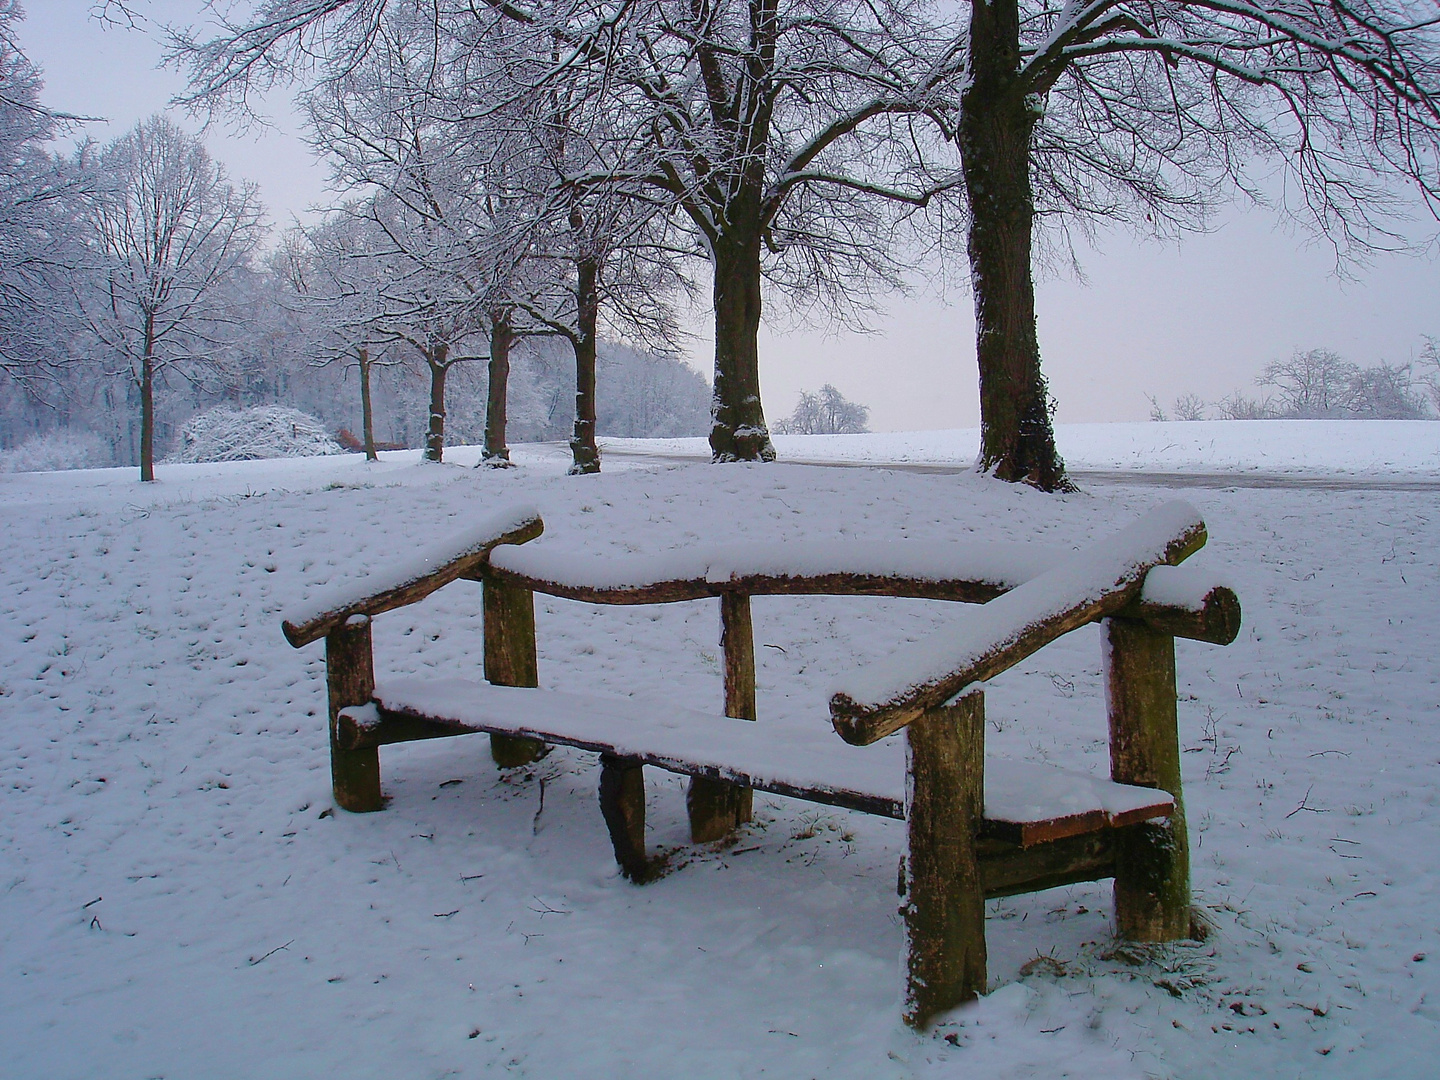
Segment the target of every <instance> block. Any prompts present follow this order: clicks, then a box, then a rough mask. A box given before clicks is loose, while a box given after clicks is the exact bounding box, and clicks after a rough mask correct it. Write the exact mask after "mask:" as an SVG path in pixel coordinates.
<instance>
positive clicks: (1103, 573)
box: [830, 502, 1206, 746]
mask: <svg viewBox="0 0 1440 1080" xmlns="http://www.w3.org/2000/svg"><path fill="white" fill-rule="evenodd" d="M1205 537H1206V534H1205V522H1204V521H1203V520H1201V518H1200V515H1199V513H1198V512H1197V511H1196V510H1195V508H1194V507H1192V506H1190V505H1189V504H1187V503H1184V502H1172V503H1168V504H1166V505H1165V506H1161V507H1159V508H1158V509H1156V510H1152V511H1151V512H1150V513H1148V514H1146V515H1145V516H1144V517H1143V518H1141V519H1140V520H1139V521H1137V522H1134V523H1133V524H1131V525H1130V526H1128V527H1127V528H1125V529H1122V530H1121V531H1120V532H1118V533H1116V534H1114V535H1113V536H1110V537H1107V538H1106V539H1105V540H1103V541H1101V542H1100V543H1098V544H1095V545H1093V546H1092V547H1090V548H1089V549H1087V550H1085V551H1082V552H1080V553H1079V554H1078V555H1076V556H1075V557H1074V558H1073V559H1071V560H1069V561H1068V562H1066V563H1064V564H1063V565H1061V566H1057V567H1055V568H1054V569H1053V570H1049V571H1047V572H1046V573H1044V574H1041V575H1040V576H1039V577H1035V578H1032V579H1031V580H1029V581H1027V582H1026V583H1025V584H1023V585H1021V586H1020V587H1019V588H1016V589H1012V590H1011V591H1009V592H1007V593H1005V594H1003V595H1002V596H999V597H996V598H995V599H994V600H991V601H990V602H989V603H987V604H984V605H982V606H980V607H979V608H978V609H974V610H972V611H969V612H966V613H965V615H963V616H961V617H960V618H959V619H958V620H957V621H956V623H955V624H954V625H953V626H952V627H950V628H948V629H947V630H945V631H941V632H940V633H937V634H932V635H931V636H930V637H929V638H926V639H925V640H922V641H919V642H915V643H914V644H912V645H909V646H906V647H904V648H902V649H899V650H897V651H896V652H894V653H892V654H891V655H890V658H889V659H888V661H886V662H885V663H883V664H880V665H876V666H875V667H873V668H871V669H870V670H867V671H863V672H858V673H855V674H853V675H851V676H849V677H848V678H847V680H846V681H845V683H843V684H842V685H841V686H839V687H837V688H836V691H835V693H834V694H833V695H832V697H831V698H830V718H831V722H832V723H833V724H834V726H835V730H836V731H837V732H838V733H839V734H840V737H841V738H843V739H844V740H845V741H846V742H849V743H854V744H856V745H862V746H863V745H865V744H868V743H872V742H875V741H876V740H878V739H882V738H884V737H885V736H886V735H889V734H891V733H892V732H895V731H898V730H900V729H901V728H903V727H905V726H906V725H907V724H909V723H910V722H911V721H913V720H915V719H917V718H918V717H920V716H922V715H923V714H924V713H925V712H926V711H927V710H929V709H934V708H937V707H939V706H940V705H942V704H944V703H945V702H946V701H948V700H950V699H951V698H953V697H955V696H956V695H957V694H959V693H960V692H962V691H963V690H964V689H965V688H966V687H967V686H970V685H972V684H974V683H978V682H984V681H985V680H987V679H991V678H994V677H995V676H996V675H998V674H1000V673H1001V672H1002V671H1004V670H1006V669H1007V668H1010V667H1012V666H1014V665H1015V664H1017V663H1019V662H1020V661H1021V660H1024V659H1025V658H1026V657H1027V656H1029V655H1030V654H1031V653H1034V652H1036V651H1037V650H1039V649H1040V648H1042V647H1043V646H1045V645H1048V644H1049V643H1050V642H1052V641H1054V640H1055V639H1056V638H1058V637H1060V636H1061V635H1063V634H1066V633H1068V632H1070V631H1071V630H1074V629H1076V628H1078V627H1080V626H1083V625H1085V624H1086V623H1089V622H1094V621H1095V620H1096V619H1102V618H1106V617H1108V616H1112V615H1116V614H1119V613H1120V612H1123V611H1125V610H1126V609H1127V608H1129V607H1130V606H1131V605H1132V604H1134V603H1135V602H1136V601H1138V600H1140V599H1141V595H1142V590H1143V587H1144V584H1145V578H1146V575H1147V574H1148V573H1149V572H1150V570H1151V568H1152V567H1155V566H1161V565H1172V566H1173V565H1175V564H1177V563H1179V562H1181V561H1183V560H1184V559H1186V558H1188V557H1189V556H1190V555H1192V554H1193V553H1194V552H1196V551H1198V550H1199V549H1200V548H1201V547H1203V546H1204V544H1205Z"/></svg>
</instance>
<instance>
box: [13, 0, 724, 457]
mask: <svg viewBox="0 0 1440 1080" xmlns="http://www.w3.org/2000/svg"><path fill="white" fill-rule="evenodd" d="M18 17H19V16H18V11H17V9H16V8H15V7H14V6H12V5H9V4H6V3H4V0H0V450H13V449H15V448H17V447H20V446H22V445H24V444H27V443H34V450H33V452H29V453H27V454H25V455H21V456H20V457H14V455H12V460H15V461H36V462H41V463H45V462H51V463H59V462H65V461H75V462H84V463H88V464H107V465H108V464H120V465H137V466H139V469H140V474H141V477H142V479H147V480H148V479H153V477H154V466H155V461H156V459H157V457H161V456H163V455H164V454H165V453H166V451H167V448H169V447H170V445H171V444H172V442H173V440H174V437H175V433H176V431H177V430H178V428H179V427H180V425H182V424H183V423H184V422H185V421H186V420H187V419H188V418H190V417H191V416H192V415H194V414H196V413H197V412H199V411H202V410H204V409H207V408H210V407H213V406H215V405H217V404H221V403H225V404H231V405H237V406H249V405H261V404H268V403H283V404H285V405H288V406H295V407H298V408H300V409H302V410H304V411H306V412H308V413H311V414H313V415H315V416H318V417H320V418H322V419H323V420H324V421H325V422H326V423H327V425H328V426H329V427H330V429H331V430H332V432H334V431H337V430H338V429H340V428H347V429H354V430H357V431H363V432H364V433H365V434H366V444H367V445H369V446H371V447H373V445H374V443H375V441H376V439H377V434H376V433H377V431H378V439H379V440H380V441H382V442H389V443H395V444H402V445H407V446H419V445H422V444H423V445H425V446H426V448H427V450H426V452H427V455H428V456H429V457H431V458H433V459H436V460H439V459H440V457H441V455H442V453H443V447H444V444H445V441H446V439H447V438H448V439H449V440H450V441H451V442H455V441H457V440H458V441H466V442H471V441H473V442H481V441H484V443H485V445H486V452H487V455H488V456H489V457H491V458H492V459H493V460H496V461H498V462H503V461H504V460H505V459H506V458H507V457H508V449H507V447H506V440H507V438H517V437H518V438H521V439H525V440H533V439H556V438H564V437H566V436H571V437H572V442H574V443H575V445H576V447H577V449H576V461H577V463H578V462H580V461H582V459H583V460H584V461H585V462H586V471H588V470H590V469H594V468H598V453H596V452H595V446H594V438H595V433H596V431H597V430H598V431H600V432H609V433H614V434H617V435H667V436H668V435H696V434H701V433H703V432H704V431H705V430H706V425H707V423H708V414H709V402H710V390H709V387H708V385H707V384H706V381H705V380H704V379H703V378H702V377H701V376H700V375H699V374H698V373H696V372H694V371H693V370H691V369H690V368H688V367H686V366H685V365H684V364H683V363H681V362H680V361H678V360H677V359H675V358H674V356H673V352H674V343H675V339H676V334H675V331H674V321H673V318H672V316H671V309H670V307H669V305H668V303H667V299H666V298H667V296H668V294H669V293H670V292H672V291H673V290H675V289H676V288H679V287H681V285H682V282H681V281H680V279H679V277H678V276H677V275H676V274H674V273H673V272H672V271H671V270H670V269H669V268H668V264H667V263H666V262H665V255H664V253H663V251H657V252H655V253H654V254H653V257H652V256H651V255H647V254H646V252H647V251H649V250H650V249H648V248H646V247H645V245H647V244H650V243H651V240H652V238H651V237H649V235H648V234H644V232H643V229H638V230H637V229H636V228H632V227H631V226H632V225H633V224H634V223H633V222H631V223H627V224H626V225H625V229H624V230H622V231H621V232H617V233H615V234H613V235H612V234H610V233H607V234H606V237H605V238H603V239H605V242H606V243H608V244H609V249H608V251H607V254H606V260H605V266H606V268H607V270H608V271H609V274H608V277H607V279H606V282H605V284H604V286H603V287H602V286H598V285H594V283H593V282H591V285H593V286H594V287H595V288H596V289H598V290H599V292H600V293H603V295H604V296H605V297H606V298H607V299H608V301H609V305H608V311H609V313H610V317H609V318H608V319H601V318H600V317H599V315H598V313H597V312H595V311H590V312H589V314H588V315H583V317H582V315H581V314H577V310H578V309H577V308H576V307H575V306H574V303H571V305H570V307H569V308H567V307H566V303H567V297H569V298H571V299H573V297H572V296H571V293H567V291H566V290H567V287H568V285H573V284H574V282H575V281H576V280H577V279H576V277H575V275H574V273H573V265H571V263H569V262H567V259H569V258H570V256H571V255H573V252H574V250H575V248H574V244H575V243H576V242H577V241H576V240H575V237H574V235H573V229H572V224H573V221H574V220H575V219H574V218H573V215H570V214H566V215H562V216H561V217H560V218H559V219H557V218H556V217H555V214H554V213H553V211H554V208H553V207H550V206H548V204H545V203H544V202H543V199H542V196H547V190H548V189H546V188H545V186H544V184H543V183H541V182H540V181H537V182H536V186H535V188H534V189H533V190H531V191H529V192H518V193H517V192H515V191H508V192H506V191H502V190H500V189H499V188H497V186H496V185H495V184H494V183H492V182H491V178H489V177H487V175H486V174H485V170H486V168H487V167H489V166H487V165H486V164H485V163H477V162H475V161H473V160H470V159H468V158H467V157H466V155H463V154H458V153H456V152H454V148H453V135H454V133H453V132H445V131H438V132H435V133H434V136H433V139H431V132H430V129H431V128H434V127H437V126H438V121H436V120H435V119H434V117H433V115H431V114H432V113H433V110H430V111H429V112H427V113H425V114H424V115H425V116H427V117H428V119H427V120H426V121H425V122H421V120H419V119H416V117H417V116H420V115H421V113H420V112H419V111H418V105H417V104H416V102H414V101H411V102H410V104H411V105H415V106H416V107H415V108H409V109H407V108H406V106H405V104H404V102H403V101H401V100H397V99H395V98H394V97H393V95H395V94H396V93H398V91H397V89H396V87H395V86H394V85H391V83H390V82H388V81H387V82H386V83H385V84H384V85H383V87H382V88H381V89H380V90H375V91H374V93H376V94H382V95H383V96H384V100H383V101H370V102H369V106H368V107H370V108H371V110H372V112H373V113H374V114H375V115H374V116H373V117H367V116H361V117H360V118H359V119H357V118H356V114H357V112H358V111H359V110H360V109H361V107H362V105H365V103H366V102H367V101H369V99H368V98H367V96H366V95H367V94H370V93H371V88H370V87H368V85H367V84H364V83H363V80H362V81H361V85H360V86H359V88H358V89H356V90H355V91H354V93H352V94H349V95H348V96H347V95H341V94H339V93H338V91H335V92H331V93H330V96H328V97H326V98H324V100H323V101H322V100H320V99H319V98H317V99H316V100H314V101H312V102H311V106H312V110H311V111H312V117H313V126H314V132H315V139H316V142H317V146H319V147H320V148H321V149H323V150H325V151H326V152H327V154H328V155H329V156H330V157H331V159H332V161H333V162H334V167H335V170H336V178H337V180H336V182H337V185H341V184H350V185H351V186H347V187H344V192H345V193H346V196H347V197H345V198H343V199H342V200H341V201H340V202H339V205H338V206H337V209H336V210H335V211H334V212H333V213H331V214H329V215H328V216H327V217H326V218H325V219H324V220H322V221H321V222H320V223H319V224H318V225H316V226H315V227H313V228H309V229H299V228H297V229H292V230H290V231H288V232H287V233H285V234H283V235H282V236H281V237H279V241H280V242H279V244H278V245H276V246H274V247H272V248H267V247H266V246H265V242H266V239H267V235H268V230H267V228H266V226H265V224H264V222H263V208H262V207H261V206H260V203H259V200H258V197H257V193H256V190H255V188H254V187H253V185H249V184H243V183H234V182H232V181H231V180H230V179H229V178H228V177H227V176H226V174H225V171H224V169H223V168H222V167H221V166H220V165H219V164H218V163H217V162H215V161H214V160H213V159H212V158H211V156H210V155H209V153H208V152H207V151H206V148H205V146H204V144H203V142H202V141H201V140H200V139H198V138H196V137H195V136H193V135H191V134H189V133H187V132H186V131H184V130H183V129H181V128H180V127H178V126H177V125H176V124H174V123H173V122H171V121H170V120H168V119H166V118H164V117H161V116H156V117H152V118H151V119H149V120H146V121H144V122H143V123H141V124H138V125H137V126H136V127H135V128H133V129H132V130H130V131H128V132H126V133H125V134H123V135H122V136H120V137H119V138H117V139H115V140H114V141H113V142H111V143H109V144H107V145H104V146H99V145H95V144H94V143H91V142H88V141H85V142H82V143H81V144H80V145H79V146H78V147H77V148H76V150H75V151H74V152H73V153H70V154H58V155H57V154H53V153H51V152H49V151H48V150H47V149H46V142H47V140H49V139H51V138H52V137H54V136H55V135H56V134H58V133H61V132H63V131H65V130H67V128H73V126H74V125H75V124H76V123H78V121H77V120H76V119H74V118H69V117H65V116H59V115H56V114H54V113H52V112H50V111H48V110H47V109H46V108H45V107H44V105H43V103H42V101H41V97H40V93H41V80H40V73H39V72H38V71H37V70H36V69H35V67H34V66H33V65H31V64H30V63H29V62H28V60H27V59H26V58H25V56H24V55H23V53H22V52H21V51H20V50H19V48H18V47H17V46H16V44H15V41H14V34H13V29H14V25H15V23H16V21H17V20H18ZM395 48H396V49H397V51H399V53H400V55H398V56H397V57H393V58H389V59H391V60H393V62H394V66H395V67H400V68H403V66H404V65H403V63H402V61H403V60H404V58H405V54H404V53H403V50H400V46H399V45H398V44H397V45H396V46H395ZM377 55H378V54H377ZM392 70H393V69H392ZM354 74H355V78H356V79H357V80H361V77H362V76H363V75H364V71H362V70H360V69H357V71H356V72H355V73H354ZM387 78H388V77H387ZM327 109H328V110H332V111H329V112H327V111H326V110H327ZM390 116H401V117H402V118H404V120H405V122H403V123H402V122H400V121H396V122H395V123H394V124H393V125H391V126H390V127H387V126H386V122H384V121H385V118H386V117H390ZM362 121H363V122H362ZM427 125H428V126H427ZM362 127H363V129H364V134H363V136H362V134H361V131H360V129H361V128H362ZM352 129H353V130H352ZM427 139H431V141H429V142H427ZM387 140H388V141H387ZM487 145H489V144H487ZM377 148H378V149H377ZM491 149H493V147H491ZM367 155H371V156H373V157H374V160H372V157H371V156H367ZM542 164H543V163H540V162H531V163H530V165H531V166H533V168H534V169H539V168H540V167H541V165H542ZM347 170H350V171H353V172H354V173H355V175H354V176H351V175H350V173H349V172H347ZM528 175H530V174H527V176H528ZM550 194H553V193H550ZM507 199H508V200H509V201H508V202H507ZM537 207H539V208H540V209H546V210H548V211H550V216H549V217H547V218H545V219H544V220H543V221H542V220H541V219H540V218H539V217H537V214H536V210H537ZM571 209H573V207H572V208H571ZM596 212H599V211H598V210H597V211H596ZM586 220H587V221H589V220H592V219H589V218H587V219H586ZM517 222H518V224H517ZM611 223H612V224H613V221H612V222H611ZM581 224H582V225H583V224H584V222H582V223H581ZM608 227H609V226H608V225H607V228H608ZM556 230H561V231H563V233H564V235H558V234H557V232H556ZM585 250H587V251H590V250H592V249H591V248H586V249H585ZM627 260H632V261H627ZM572 262H573V260H572ZM567 266H569V267H570V272H568V273H567V271H566V267H567ZM584 277H585V275H584V274H583V273H582V274H581V278H582V279H583V278H584ZM642 286H643V288H644V290H645V293H646V296H647V297H648V300H647V301H646V303H645V304H643V305H642V304H640V303H639V296H638V293H636V294H635V295H631V294H630V293H627V292H626V289H633V290H638V289H640V288H642ZM593 299H594V297H591V296H589V294H588V293H587V294H586V295H585V296H582V297H581V298H580V300H579V301H578V302H579V303H580V307H581V308H586V306H587V305H589V304H590V302H591V301H592V300H593ZM632 309H633V310H632ZM592 315H593V316H595V317H594V318H591V317H590V316H592ZM577 320H578V321H577ZM575 327H579V329H575ZM606 331H610V332H611V334H610V339H607V338H606V336H604V335H605V332H606ZM615 339H621V340H615ZM626 340H628V341H629V342H630V344H625V343H624V341H626ZM577 342H578V343H579V348H580V350H581V353H582V354H583V359H584V361H585V363H584V365H583V367H584V374H583V381H584V383H585V387H584V400H583V402H579V403H578V405H577V399H576V365H575V361H574V356H575V355H576V354H575V352H574V348H573V346H575V345H576V343H577ZM657 350H658V351H657ZM566 354H568V355H566ZM597 380H598V382H599V385H600V387H601V390H600V392H598V393H597V389H596V384H597ZM577 407H578V409H579V410H580V412H581V413H583V421H584V422H583V425H580V426H577V424H579V421H577V418H576V417H577V412H576V409H577ZM447 416H448V418H449V425H448V427H447V425H446V419H447ZM577 432H578V434H577ZM56 433H65V434H64V437H60V436H58V435H56ZM37 440H38V441H37ZM577 440H578V441H577Z"/></svg>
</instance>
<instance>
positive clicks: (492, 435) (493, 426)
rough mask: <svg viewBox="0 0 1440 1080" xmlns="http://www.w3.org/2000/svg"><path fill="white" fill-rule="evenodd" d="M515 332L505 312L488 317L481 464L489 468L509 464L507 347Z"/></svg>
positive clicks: (508, 353)
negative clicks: (488, 359)
mask: <svg viewBox="0 0 1440 1080" xmlns="http://www.w3.org/2000/svg"><path fill="white" fill-rule="evenodd" d="M514 341H515V329H514V327H512V326H511V325H510V315H509V313H508V312H496V313H495V314H494V315H492V316H491V317H490V369H489V370H490V386H489V393H488V395H487V397H486V401H485V449H484V453H483V456H482V460H483V461H485V462H486V463H487V464H490V465H508V464H510V448H509V447H508V446H506V445H505V405H506V395H507V394H508V392H509V386H510V346H511V345H512V344H513V343H514Z"/></svg>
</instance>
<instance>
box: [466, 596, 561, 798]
mask: <svg viewBox="0 0 1440 1080" xmlns="http://www.w3.org/2000/svg"><path fill="white" fill-rule="evenodd" d="M481 588H482V589H483V592H484V600H483V607H484V614H485V678H486V680H487V681H488V682H491V683H494V684H495V685H496V686H539V685H540V667H539V664H538V662H537V661H536V659H535V594H534V593H533V592H531V591H530V590H529V589H526V588H523V587H521V586H518V585H507V584H505V583H504V582H500V581H496V580H495V579H494V578H492V577H490V576H489V575H488V574H487V575H486V576H485V578H484V581H483V584H482V586H481ZM545 753H546V746H545V744H544V743H543V742H541V741H540V740H539V739H524V738H520V737H518V736H514V735H491V736H490V757H491V758H493V759H494V761H495V764H496V765H499V766H500V767H501V768H502V769H513V768H516V767H517V766H520V765H529V764H530V763H531V762H532V761H539V760H540V759H541V758H542V757H544V756H545Z"/></svg>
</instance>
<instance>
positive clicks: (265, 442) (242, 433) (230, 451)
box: [168, 405, 345, 463]
mask: <svg viewBox="0 0 1440 1080" xmlns="http://www.w3.org/2000/svg"><path fill="white" fill-rule="evenodd" d="M344 452H345V451H344V449H343V448H341V446H340V444H339V443H337V442H336V441H335V440H334V439H333V438H331V437H330V434H329V433H328V432H327V431H326V430H325V424H324V422H323V421H321V420H319V419H318V418H316V417H314V416H310V415H309V414H308V413H303V412H301V411H300V410H299V409H288V408H285V407H284V406H282V405H261V406H257V407H255V408H253V409H235V408H231V407H229V406H222V407H220V408H218V409H211V410H210V411H209V412H203V413H201V414H200V415H199V416H195V417H192V418H191V419H190V420H189V422H187V423H186V424H185V426H184V427H182V428H181V429H180V446H179V448H178V449H177V450H176V451H175V452H174V453H173V454H171V455H170V457H169V459H168V460H170V461H174V462H191V463H193V462H201V461H254V460H256V459H259V458H281V457H317V456H319V455H321V454H343V453H344Z"/></svg>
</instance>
